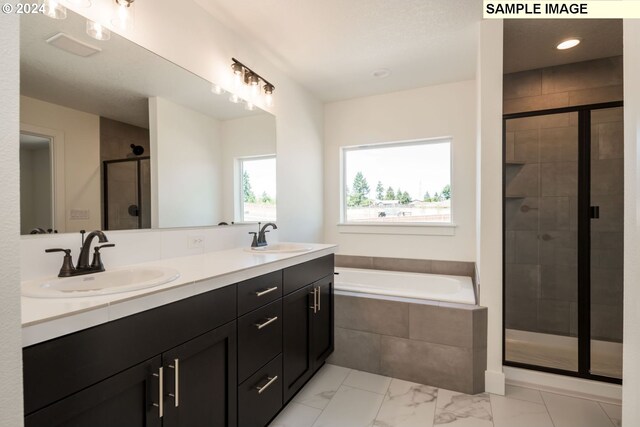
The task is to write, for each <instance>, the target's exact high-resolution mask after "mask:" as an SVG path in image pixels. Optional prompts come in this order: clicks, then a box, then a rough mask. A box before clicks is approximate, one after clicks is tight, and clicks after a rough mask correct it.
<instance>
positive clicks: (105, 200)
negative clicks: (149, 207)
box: [102, 156, 151, 230]
mask: <svg viewBox="0 0 640 427" xmlns="http://www.w3.org/2000/svg"><path fill="white" fill-rule="evenodd" d="M142 160H151V157H150V156H140V157H131V158H128V159H115V160H103V161H102V212H103V221H102V222H103V224H102V225H103V228H104V230H109V197H108V195H109V193H108V190H109V183H108V179H107V178H108V176H107V175H108V174H107V169H108V165H110V164H111V163H124V162H136V182H137V184H138V188H137V195H138V197H137V199H138V200H137V202H138V228H137V230H141V229H142V215H140V206H141V205H142V182H141V178H142V176H141V174H140V166H141V164H140V163H141V161H142Z"/></svg>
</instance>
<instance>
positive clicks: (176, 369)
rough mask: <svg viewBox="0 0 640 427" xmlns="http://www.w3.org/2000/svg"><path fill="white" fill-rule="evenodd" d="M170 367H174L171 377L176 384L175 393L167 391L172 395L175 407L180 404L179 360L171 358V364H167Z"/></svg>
mask: <svg viewBox="0 0 640 427" xmlns="http://www.w3.org/2000/svg"><path fill="white" fill-rule="evenodd" d="M169 367H170V368H171V369H174V373H173V379H174V383H175V385H176V393H175V394H172V393H169V396H171V397H173V399H174V401H175V406H176V408H177V407H178V406H180V360H179V359H173V365H169Z"/></svg>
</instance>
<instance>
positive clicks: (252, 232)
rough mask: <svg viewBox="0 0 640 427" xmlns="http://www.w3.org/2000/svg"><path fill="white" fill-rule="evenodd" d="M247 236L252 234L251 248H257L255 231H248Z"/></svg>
mask: <svg viewBox="0 0 640 427" xmlns="http://www.w3.org/2000/svg"><path fill="white" fill-rule="evenodd" d="M249 234H253V241H252V242H251V247H252V248H257V247H258V233H256V232H255V231H250V232H249Z"/></svg>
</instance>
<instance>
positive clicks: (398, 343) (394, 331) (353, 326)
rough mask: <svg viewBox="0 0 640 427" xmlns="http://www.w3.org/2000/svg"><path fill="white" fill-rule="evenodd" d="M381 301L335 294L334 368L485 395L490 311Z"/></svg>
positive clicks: (432, 303)
mask: <svg viewBox="0 0 640 427" xmlns="http://www.w3.org/2000/svg"><path fill="white" fill-rule="evenodd" d="M336 286H337V285H336ZM381 298H383V297H375V296H370V297H365V296H350V295H341V294H340V291H336V295H335V327H336V329H335V351H334V353H333V355H332V356H331V358H330V359H329V360H330V363H334V364H336V365H339V366H345V367H348V368H353V369H358V370H361V371H366V372H371V373H374V374H381V375H387V376H393V377H395V378H400V379H403V380H407V381H413V382H417V383H422V384H429V385H433V386H436V387H444V388H447V389H450V390H456V391H460V392H463V393H470V394H476V393H481V392H483V391H484V371H485V369H486V362H487V309H486V308H484V307H479V306H476V305H467V304H451V303H440V302H437V301H424V302H423V303H418V302H403V301H396V300H388V299H381Z"/></svg>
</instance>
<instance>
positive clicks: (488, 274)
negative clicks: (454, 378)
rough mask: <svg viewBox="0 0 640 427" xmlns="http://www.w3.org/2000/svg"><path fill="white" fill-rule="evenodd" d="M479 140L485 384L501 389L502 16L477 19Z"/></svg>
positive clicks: (479, 252) (479, 248)
mask: <svg viewBox="0 0 640 427" xmlns="http://www.w3.org/2000/svg"><path fill="white" fill-rule="evenodd" d="M479 31H480V37H479V49H478V69H477V72H476V79H477V80H476V81H477V91H478V117H477V120H478V122H477V123H478V131H477V138H478V145H477V150H478V151H477V161H478V173H477V177H478V178H477V200H478V203H477V207H476V214H477V224H478V236H477V249H476V252H477V268H478V278H479V284H480V304H481V305H483V306H485V307H487V308H488V309H489V311H488V313H489V318H488V331H487V371H486V372H485V388H486V390H487V391H488V392H491V393H496V394H504V389H505V384H504V381H505V377H504V373H503V372H502V20H492V19H489V20H484V21H482V22H481V23H480V29H479Z"/></svg>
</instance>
